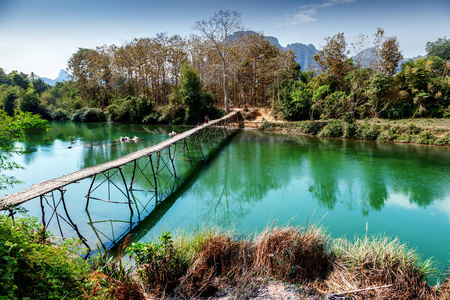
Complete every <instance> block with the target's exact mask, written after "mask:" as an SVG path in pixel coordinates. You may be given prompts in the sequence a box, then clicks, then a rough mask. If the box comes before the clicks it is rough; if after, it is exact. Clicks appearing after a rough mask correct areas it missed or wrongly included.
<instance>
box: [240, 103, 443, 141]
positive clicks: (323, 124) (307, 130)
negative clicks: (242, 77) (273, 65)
mask: <svg viewBox="0 0 450 300" xmlns="http://www.w3.org/2000/svg"><path fill="white" fill-rule="evenodd" d="M244 119H245V126H246V128H248V129H257V130H262V131H275V132H285V133H290V134H305V135H316V136H320V137H337V138H350V139H356V140H368V141H377V142H382V143H414V144H424V145H436V146H450V120H449V119H427V118H424V119H405V120H385V119H375V120H357V121H355V122H354V123H347V122H344V121H342V120H335V119H332V120H317V121H296V122H289V121H280V120H276V119H275V118H274V117H273V116H272V113H271V111H270V110H269V109H250V110H248V111H247V112H244Z"/></svg>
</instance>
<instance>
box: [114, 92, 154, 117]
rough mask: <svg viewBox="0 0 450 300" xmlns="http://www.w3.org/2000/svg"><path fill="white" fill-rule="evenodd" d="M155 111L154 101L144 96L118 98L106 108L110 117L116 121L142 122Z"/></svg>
mask: <svg viewBox="0 0 450 300" xmlns="http://www.w3.org/2000/svg"><path fill="white" fill-rule="evenodd" d="M152 112H153V103H152V102H151V101H149V100H146V99H144V98H143V97H131V96H128V97H126V98H125V99H116V100H114V101H113V103H112V104H111V105H109V106H108V107H107V108H106V114H107V116H108V119H109V120H111V121H114V122H124V123H129V122H138V123H140V122H142V121H143V119H144V117H145V116H148V115H149V114H151V113H152Z"/></svg>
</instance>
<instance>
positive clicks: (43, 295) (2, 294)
mask: <svg viewBox="0 0 450 300" xmlns="http://www.w3.org/2000/svg"><path fill="white" fill-rule="evenodd" d="M46 238H47V233H46V232H44V231H42V230H40V226H39V224H38V222H37V221H36V219H34V218H21V219H18V220H16V221H15V222H13V221H12V220H11V218H9V217H4V216H0V299H26V298H27V299H79V298H81V295H82V292H83V289H84V288H85V279H86V278H87V274H88V272H89V270H90V267H89V265H88V264H87V263H85V262H84V260H83V259H81V258H80V257H78V256H76V255H74V254H70V252H69V249H71V248H73V246H74V245H73V244H69V243H67V242H63V243H62V244H61V245H58V246H55V245H53V244H51V243H49V242H48V241H47V240H46Z"/></svg>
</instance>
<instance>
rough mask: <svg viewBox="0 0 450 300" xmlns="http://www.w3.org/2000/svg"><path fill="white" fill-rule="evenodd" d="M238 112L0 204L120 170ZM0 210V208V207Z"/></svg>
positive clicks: (13, 203)
mask: <svg viewBox="0 0 450 300" xmlns="http://www.w3.org/2000/svg"><path fill="white" fill-rule="evenodd" d="M238 112H239V111H232V112H231V113H229V114H227V115H226V116H224V117H222V118H220V119H217V120H212V121H210V122H208V123H205V124H203V125H200V126H197V127H195V128H192V129H190V130H188V131H185V132H183V133H180V134H177V135H175V136H174V137H171V138H169V139H167V140H165V141H163V142H161V143H159V144H157V145H154V146H151V147H148V148H145V149H142V150H138V151H136V152H133V153H130V154H127V155H124V156H122V157H120V158H118V159H115V160H112V161H109V162H106V163H103V164H100V165H96V166H92V167H88V168H85V169H81V170H78V171H75V172H73V173H70V174H67V175H63V176H61V177H58V178H54V179H50V180H46V181H43V182H40V183H37V184H35V185H32V186H31V187H29V188H27V189H24V190H22V191H20V192H17V193H15V194H10V195H5V196H3V197H2V198H0V204H1V205H2V206H6V207H8V206H16V205H20V204H22V203H25V202H27V201H29V200H31V199H34V198H37V197H39V196H41V195H44V194H47V193H50V192H52V191H54V190H57V189H60V188H63V187H64V186H66V185H69V184H71V183H74V182H78V181H80V180H83V179H86V178H88V177H92V176H94V175H96V174H100V173H103V172H106V171H108V170H111V169H115V168H120V167H122V166H124V165H126V164H128V163H130V162H133V161H135V160H138V159H139V158H141V157H145V156H149V155H150V154H153V153H157V152H160V151H162V150H164V149H166V148H167V147H169V146H171V145H173V144H175V143H177V142H178V141H180V140H183V139H186V138H188V137H190V136H191V135H193V134H195V133H196V132H198V131H200V130H202V129H205V128H207V127H209V126H213V125H215V124H218V123H220V122H221V121H224V120H227V119H229V118H231V117H233V116H234V115H236V114H237V113H238ZM0 209H1V206H0Z"/></svg>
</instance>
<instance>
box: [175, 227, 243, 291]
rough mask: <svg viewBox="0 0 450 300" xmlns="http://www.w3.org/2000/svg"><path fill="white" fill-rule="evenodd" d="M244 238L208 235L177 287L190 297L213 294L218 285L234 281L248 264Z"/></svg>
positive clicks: (223, 234)
mask: <svg viewBox="0 0 450 300" xmlns="http://www.w3.org/2000/svg"><path fill="white" fill-rule="evenodd" d="M250 245H251V244H250V242H249V241H247V240H242V241H236V240H234V239H233V238H231V237H230V236H229V235H227V234H225V233H221V234H217V235H215V236H212V237H209V238H207V240H205V242H204V244H203V246H202V248H200V249H199V252H198V254H197V257H196V259H195V261H194V263H193V264H192V266H191V267H190V268H189V270H188V271H187V274H186V276H185V277H184V278H182V280H181V285H180V290H181V292H182V293H183V294H186V295H188V296H189V297H197V296H204V295H208V294H212V293H214V292H216V291H217V290H218V288H219V287H220V286H223V285H229V284H237V283H238V281H239V280H240V279H241V278H245V277H246V276H245V273H246V272H247V270H248V267H249V265H250V264H251V246H250Z"/></svg>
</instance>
